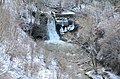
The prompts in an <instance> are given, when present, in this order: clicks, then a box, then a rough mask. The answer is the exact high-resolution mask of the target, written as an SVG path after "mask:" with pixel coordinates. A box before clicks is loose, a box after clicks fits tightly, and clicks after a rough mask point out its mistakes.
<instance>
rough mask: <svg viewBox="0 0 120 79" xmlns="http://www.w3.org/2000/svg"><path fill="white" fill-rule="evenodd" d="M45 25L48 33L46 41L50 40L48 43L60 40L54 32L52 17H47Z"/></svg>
mask: <svg viewBox="0 0 120 79" xmlns="http://www.w3.org/2000/svg"><path fill="white" fill-rule="evenodd" d="M47 27H48V35H49V41H48V42H50V43H58V42H60V37H59V35H58V34H57V32H56V27H55V20H54V18H53V17H52V18H49V19H48V22H47Z"/></svg>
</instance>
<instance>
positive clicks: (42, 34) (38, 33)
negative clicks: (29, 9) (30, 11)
mask: <svg viewBox="0 0 120 79" xmlns="http://www.w3.org/2000/svg"><path fill="white" fill-rule="evenodd" d="M39 20H40V25H37V24H33V25H32V26H33V28H32V34H31V35H32V36H33V37H34V39H38V38H40V39H43V40H47V39H48V32H47V21H48V18H47V15H46V14H44V13H42V14H40V18H39Z"/></svg>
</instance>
